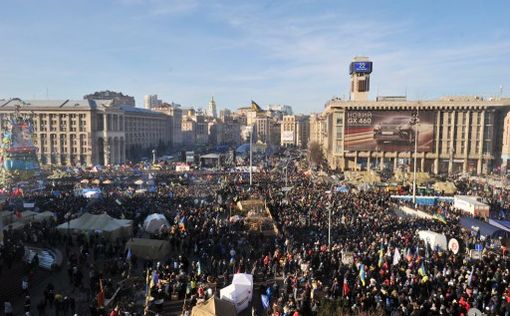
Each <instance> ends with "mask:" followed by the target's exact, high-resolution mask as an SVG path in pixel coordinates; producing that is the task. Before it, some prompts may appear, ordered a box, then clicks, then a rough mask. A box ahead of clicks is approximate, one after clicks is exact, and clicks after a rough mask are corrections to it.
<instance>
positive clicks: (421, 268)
mask: <svg viewBox="0 0 510 316" xmlns="http://www.w3.org/2000/svg"><path fill="white" fill-rule="evenodd" d="M418 274H419V275H420V276H422V277H423V276H426V275H427V270H425V264H424V261H422V262H421V266H420V268H419V269H418Z"/></svg>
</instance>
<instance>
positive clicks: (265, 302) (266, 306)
mask: <svg viewBox="0 0 510 316" xmlns="http://www.w3.org/2000/svg"><path fill="white" fill-rule="evenodd" d="M260 299H261V301H262V307H264V310H268V309H269V297H268V296H267V295H266V294H261V295H260Z"/></svg>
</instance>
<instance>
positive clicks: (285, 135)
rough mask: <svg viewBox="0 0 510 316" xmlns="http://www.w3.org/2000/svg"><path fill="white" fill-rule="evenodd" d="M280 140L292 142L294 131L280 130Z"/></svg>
mask: <svg viewBox="0 0 510 316" xmlns="http://www.w3.org/2000/svg"><path fill="white" fill-rule="evenodd" d="M281 137H282V141H283V142H291V143H292V142H294V131H283V132H282V136H281Z"/></svg>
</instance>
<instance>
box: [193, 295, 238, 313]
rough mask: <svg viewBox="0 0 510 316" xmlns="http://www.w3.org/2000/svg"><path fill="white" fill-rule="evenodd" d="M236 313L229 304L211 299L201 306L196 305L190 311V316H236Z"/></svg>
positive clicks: (214, 298) (217, 299) (215, 298)
mask: <svg viewBox="0 0 510 316" xmlns="http://www.w3.org/2000/svg"><path fill="white" fill-rule="evenodd" d="M236 315H237V312H236V309H235V307H234V305H233V304H232V303H231V302H227V301H224V300H221V299H219V298H217V297H211V298H210V299H208V300H207V301H206V302H205V303H203V304H198V305H196V306H194V307H193V309H192V310H191V316H236Z"/></svg>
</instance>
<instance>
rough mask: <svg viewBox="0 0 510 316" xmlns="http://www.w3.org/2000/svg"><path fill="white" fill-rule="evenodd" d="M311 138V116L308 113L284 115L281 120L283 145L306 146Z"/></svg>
mask: <svg viewBox="0 0 510 316" xmlns="http://www.w3.org/2000/svg"><path fill="white" fill-rule="evenodd" d="M309 138H310V123H309V117H308V116H306V115H284V116H283V120H282V122H281V145H282V146H285V147H288V146H297V147H300V148H305V147H306V146H307V145H308V140H309Z"/></svg>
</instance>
